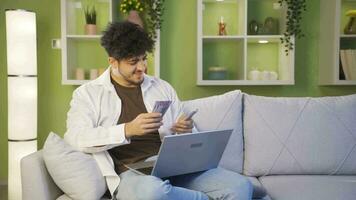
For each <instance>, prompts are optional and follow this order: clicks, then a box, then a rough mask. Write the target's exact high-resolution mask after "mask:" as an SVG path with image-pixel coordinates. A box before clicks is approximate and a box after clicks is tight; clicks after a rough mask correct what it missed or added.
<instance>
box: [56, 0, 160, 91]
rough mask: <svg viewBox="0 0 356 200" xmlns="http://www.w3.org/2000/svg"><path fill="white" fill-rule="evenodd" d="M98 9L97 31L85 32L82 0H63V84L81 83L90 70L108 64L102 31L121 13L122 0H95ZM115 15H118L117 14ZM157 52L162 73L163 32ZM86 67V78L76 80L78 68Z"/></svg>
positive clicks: (157, 69) (156, 71) (156, 72)
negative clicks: (119, 9)
mask: <svg viewBox="0 0 356 200" xmlns="http://www.w3.org/2000/svg"><path fill="white" fill-rule="evenodd" d="M94 2H95V8H96V10H97V27H98V34H97V35H86V34H84V15H83V5H82V1H81V0H61V35H62V36H61V49H62V84H64V85H81V84H84V83H86V82H88V81H90V80H88V79H89V75H88V74H89V70H90V69H94V68H95V69H99V68H106V67H107V66H108V63H107V54H106V52H105V50H104V49H103V48H102V47H101V45H100V38H101V35H100V33H101V32H102V31H103V30H104V29H105V27H106V25H107V23H108V22H112V21H113V20H116V19H115V18H116V17H117V16H118V13H117V12H119V11H118V3H119V1H118V0H94ZM114 17H115V18H114ZM157 35H158V37H157V42H156V44H155V52H154V61H153V62H154V74H153V75H154V76H157V77H159V76H160V36H159V31H158V34H157ZM76 68H82V69H84V70H85V73H86V77H85V78H86V79H85V80H76V79H75V69H76Z"/></svg>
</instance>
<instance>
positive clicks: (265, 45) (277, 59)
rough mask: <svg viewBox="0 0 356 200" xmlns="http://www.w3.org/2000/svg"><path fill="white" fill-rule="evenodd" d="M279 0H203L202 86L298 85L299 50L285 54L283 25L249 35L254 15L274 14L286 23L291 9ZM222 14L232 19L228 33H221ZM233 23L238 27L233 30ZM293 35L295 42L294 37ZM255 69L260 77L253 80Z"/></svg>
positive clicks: (200, 17) (228, 20)
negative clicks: (297, 54)
mask: <svg viewBox="0 0 356 200" xmlns="http://www.w3.org/2000/svg"><path fill="white" fill-rule="evenodd" d="M276 2H277V1H276V0H235V1H232V0H230V1H228V2H226V1H223V2H217V1H216V0H214V1H212V0H198V5H197V9H198V32H197V38H198V40H197V47H198V48H197V55H198V59H197V65H198V72H197V84H198V85H292V84H294V51H290V52H289V55H286V53H285V47H284V44H281V38H282V37H283V35H281V33H282V31H283V30H284V25H280V26H279V25H278V26H273V28H274V29H264V31H263V32H258V33H255V34H248V29H249V27H248V21H249V20H256V21H261V20H262V19H263V20H265V19H266V18H268V17H273V19H275V20H276V21H278V22H279V23H281V24H283V23H284V19H285V14H286V9H285V7H280V6H279V3H278V2H277V3H276ZM277 4H278V5H277ZM220 16H223V17H224V22H226V24H227V28H228V30H227V35H222V36H221V35H217V32H218V27H217V23H218V22H219V17H220ZM212 22H215V23H212ZM277 24H278V23H277ZM229 25H230V26H233V27H230V29H229ZM274 25H276V23H275V24H274ZM269 27H270V26H267V28H269ZM270 30H273V31H270ZM291 40H292V42H294V37H292V38H291ZM255 70H258V71H257V72H256V71H255ZM250 71H255V72H253V74H254V75H255V74H256V73H257V74H258V76H254V78H253V79H251V80H250V76H249V75H250V74H249V73H250ZM260 74H261V75H260ZM256 77H257V78H256Z"/></svg>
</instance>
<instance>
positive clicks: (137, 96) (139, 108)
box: [109, 79, 161, 174]
mask: <svg viewBox="0 0 356 200" xmlns="http://www.w3.org/2000/svg"><path fill="white" fill-rule="evenodd" d="M111 82H112V83H113V85H114V87H115V90H116V93H117V94H118V95H119V97H120V99H121V105H122V108H121V114H120V117H119V119H118V122H117V124H123V123H127V122H130V121H132V120H134V119H135V118H136V117H137V116H138V115H139V114H141V113H147V110H146V107H145V104H144V102H143V97H142V91H141V87H140V86H139V87H133V88H132V87H124V86H121V85H119V84H118V83H116V82H115V81H114V80H113V79H111ZM160 146H161V140H160V137H159V134H158V132H155V133H149V134H146V135H142V136H133V137H131V143H130V144H127V145H121V146H118V147H115V148H113V149H110V150H109V153H110V155H111V157H112V159H113V161H114V164H115V171H116V173H117V174H120V173H122V172H124V171H126V170H127V168H125V167H124V166H123V164H129V163H135V162H137V161H142V160H145V159H146V158H148V157H150V156H153V155H156V154H157V153H158V151H159V147H160Z"/></svg>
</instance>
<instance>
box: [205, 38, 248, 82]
mask: <svg viewBox="0 0 356 200" xmlns="http://www.w3.org/2000/svg"><path fill="white" fill-rule="evenodd" d="M203 49H204V52H203V80H210V79H211V78H212V77H214V76H215V75H214V74H212V73H219V72H211V70H212V69H213V68H216V67H223V68H225V69H226V71H225V72H220V73H225V79H227V80H243V79H244V56H243V55H244V52H243V51H244V40H241V39H240V40H234V41H227V40H207V41H206V40H204V42H203Z"/></svg>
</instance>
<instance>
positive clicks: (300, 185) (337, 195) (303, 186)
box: [259, 175, 356, 200]
mask: <svg viewBox="0 0 356 200" xmlns="http://www.w3.org/2000/svg"><path fill="white" fill-rule="evenodd" d="M259 180H260V182H261V183H262V185H263V186H264V188H265V189H266V190H267V193H268V195H269V196H270V197H271V198H272V199H273V200H279V199H282V200H300V199H303V200H316V199H322V200H335V199H337V200H349V199H356V176H328V175H290V176H286V175H276V176H264V177H260V178H259Z"/></svg>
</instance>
